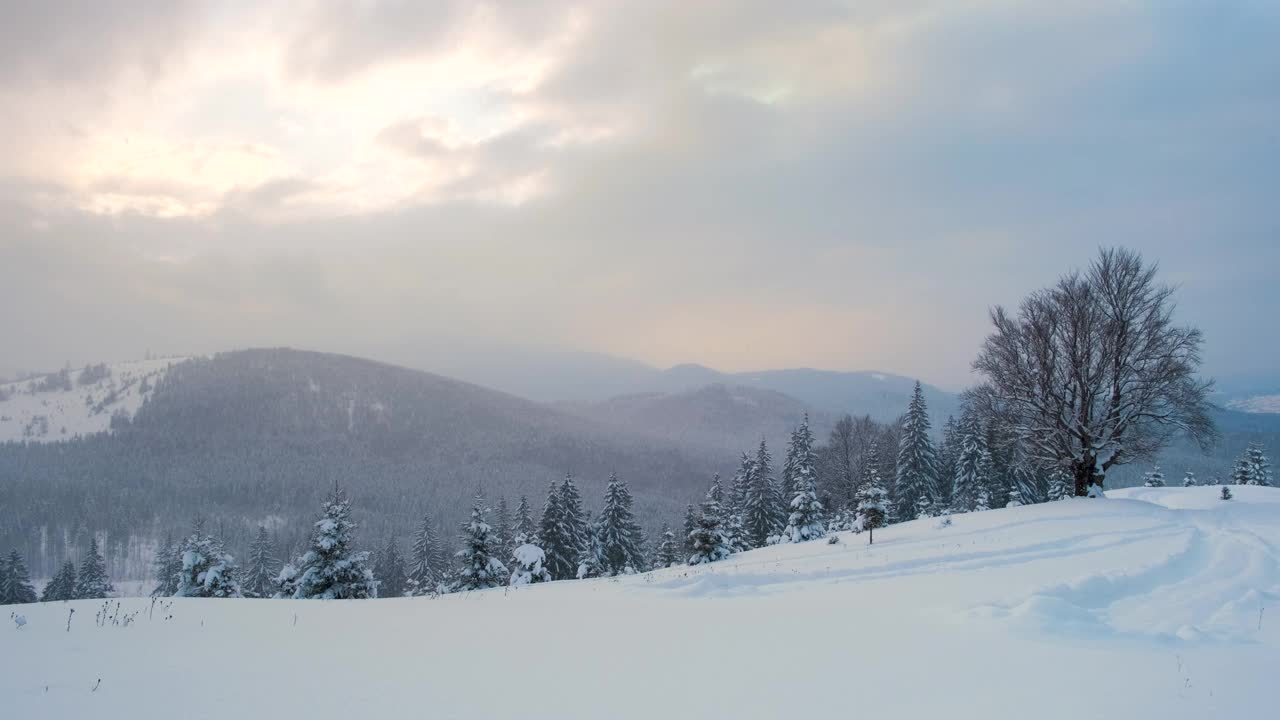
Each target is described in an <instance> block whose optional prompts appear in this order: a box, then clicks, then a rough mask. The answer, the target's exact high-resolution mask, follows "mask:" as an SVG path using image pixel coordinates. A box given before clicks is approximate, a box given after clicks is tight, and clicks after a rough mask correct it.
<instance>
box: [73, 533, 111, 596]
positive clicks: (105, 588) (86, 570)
mask: <svg viewBox="0 0 1280 720" xmlns="http://www.w3.org/2000/svg"><path fill="white" fill-rule="evenodd" d="M115 590H116V589H115V588H114V587H112V586H111V580H110V579H109V578H108V577H107V561H106V560H104V559H103V557H102V554H101V553H99V552H98V538H96V537H92V536H91V537H90V538H89V551H88V552H86V553H85V554H84V559H83V560H81V561H80V572H79V573H77V579H76V598H78V599H81V600H93V599H96V598H104V597H107V596H108V595H109V594H111V593H113V592H115Z"/></svg>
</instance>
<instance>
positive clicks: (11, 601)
mask: <svg viewBox="0 0 1280 720" xmlns="http://www.w3.org/2000/svg"><path fill="white" fill-rule="evenodd" d="M35 601H36V590H35V588H33V587H31V573H30V572H29V571H28V570H27V562H26V561H25V560H23V559H22V556H21V555H19V554H18V551H17V550H10V551H9V559H8V561H4V560H0V605H25V604H27V603H33V602H35Z"/></svg>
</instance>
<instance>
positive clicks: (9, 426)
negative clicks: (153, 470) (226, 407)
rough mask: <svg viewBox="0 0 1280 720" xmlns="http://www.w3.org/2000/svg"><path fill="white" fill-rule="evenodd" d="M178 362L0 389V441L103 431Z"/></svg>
mask: <svg viewBox="0 0 1280 720" xmlns="http://www.w3.org/2000/svg"><path fill="white" fill-rule="evenodd" d="M184 359H185V358H166V359H161V360H144V361H139V362H128V363H118V364H115V365H99V366H96V367H93V368H82V369H80V370H68V371H65V372H64V373H54V374H53V375H48V376H44V377H37V378H32V379H29V380H23V381H20V382H14V383H7V384H4V385H0V442H11V441H28V442H53V441H57V440H68V439H70V438H73V437H76V436H80V435H92V434H95V433H100V432H108V431H110V429H111V418H112V416H113V415H116V414H120V415H123V416H126V417H133V414H134V413H136V412H137V411H138V408H139V407H141V406H142V401H143V400H144V399H146V397H147V395H149V394H150V393H151V392H153V391H154V389H155V386H156V383H157V382H158V381H159V380H160V379H161V378H163V377H164V374H165V372H166V371H168V369H169V367H170V366H172V365H173V364H174V363H178V362H182V360H184ZM104 371H105V372H104Z"/></svg>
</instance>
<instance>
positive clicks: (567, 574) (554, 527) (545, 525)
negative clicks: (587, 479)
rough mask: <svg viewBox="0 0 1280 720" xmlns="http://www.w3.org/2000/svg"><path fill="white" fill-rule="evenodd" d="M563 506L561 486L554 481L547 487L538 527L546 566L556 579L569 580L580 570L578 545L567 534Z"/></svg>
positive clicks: (539, 543) (540, 545)
mask: <svg viewBox="0 0 1280 720" xmlns="http://www.w3.org/2000/svg"><path fill="white" fill-rule="evenodd" d="M562 518H563V510H562V507H561V498H560V488H559V487H558V486H557V485H556V484H555V482H552V483H551V484H550V485H549V486H548V487H547V501H546V503H545V504H543V506H542V521H541V523H540V524H539V528H538V541H539V542H538V545H539V547H541V548H542V550H543V552H544V553H545V556H546V559H545V560H544V566H545V567H546V568H547V571H548V572H550V573H551V577H552V578H553V579H555V580H568V579H571V578H573V577H574V576H575V575H576V574H577V572H578V546H577V543H576V542H575V539H574V538H572V537H569V536H568V535H567V534H566V530H565V526H564V522H563V521H562Z"/></svg>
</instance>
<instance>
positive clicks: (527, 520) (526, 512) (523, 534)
mask: <svg viewBox="0 0 1280 720" xmlns="http://www.w3.org/2000/svg"><path fill="white" fill-rule="evenodd" d="M537 536H538V526H537V525H535V524H534V522H533V514H532V511H531V510H530V509H529V499H528V498H526V497H525V496H524V495H521V496H520V505H519V506H518V507H517V508H516V530H515V537H513V538H512V541H513V542H515V543H516V544H517V545H523V544H524V543H531V542H533V541H534V540H535V539H536V538H537ZM539 549H541V548H539Z"/></svg>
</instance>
